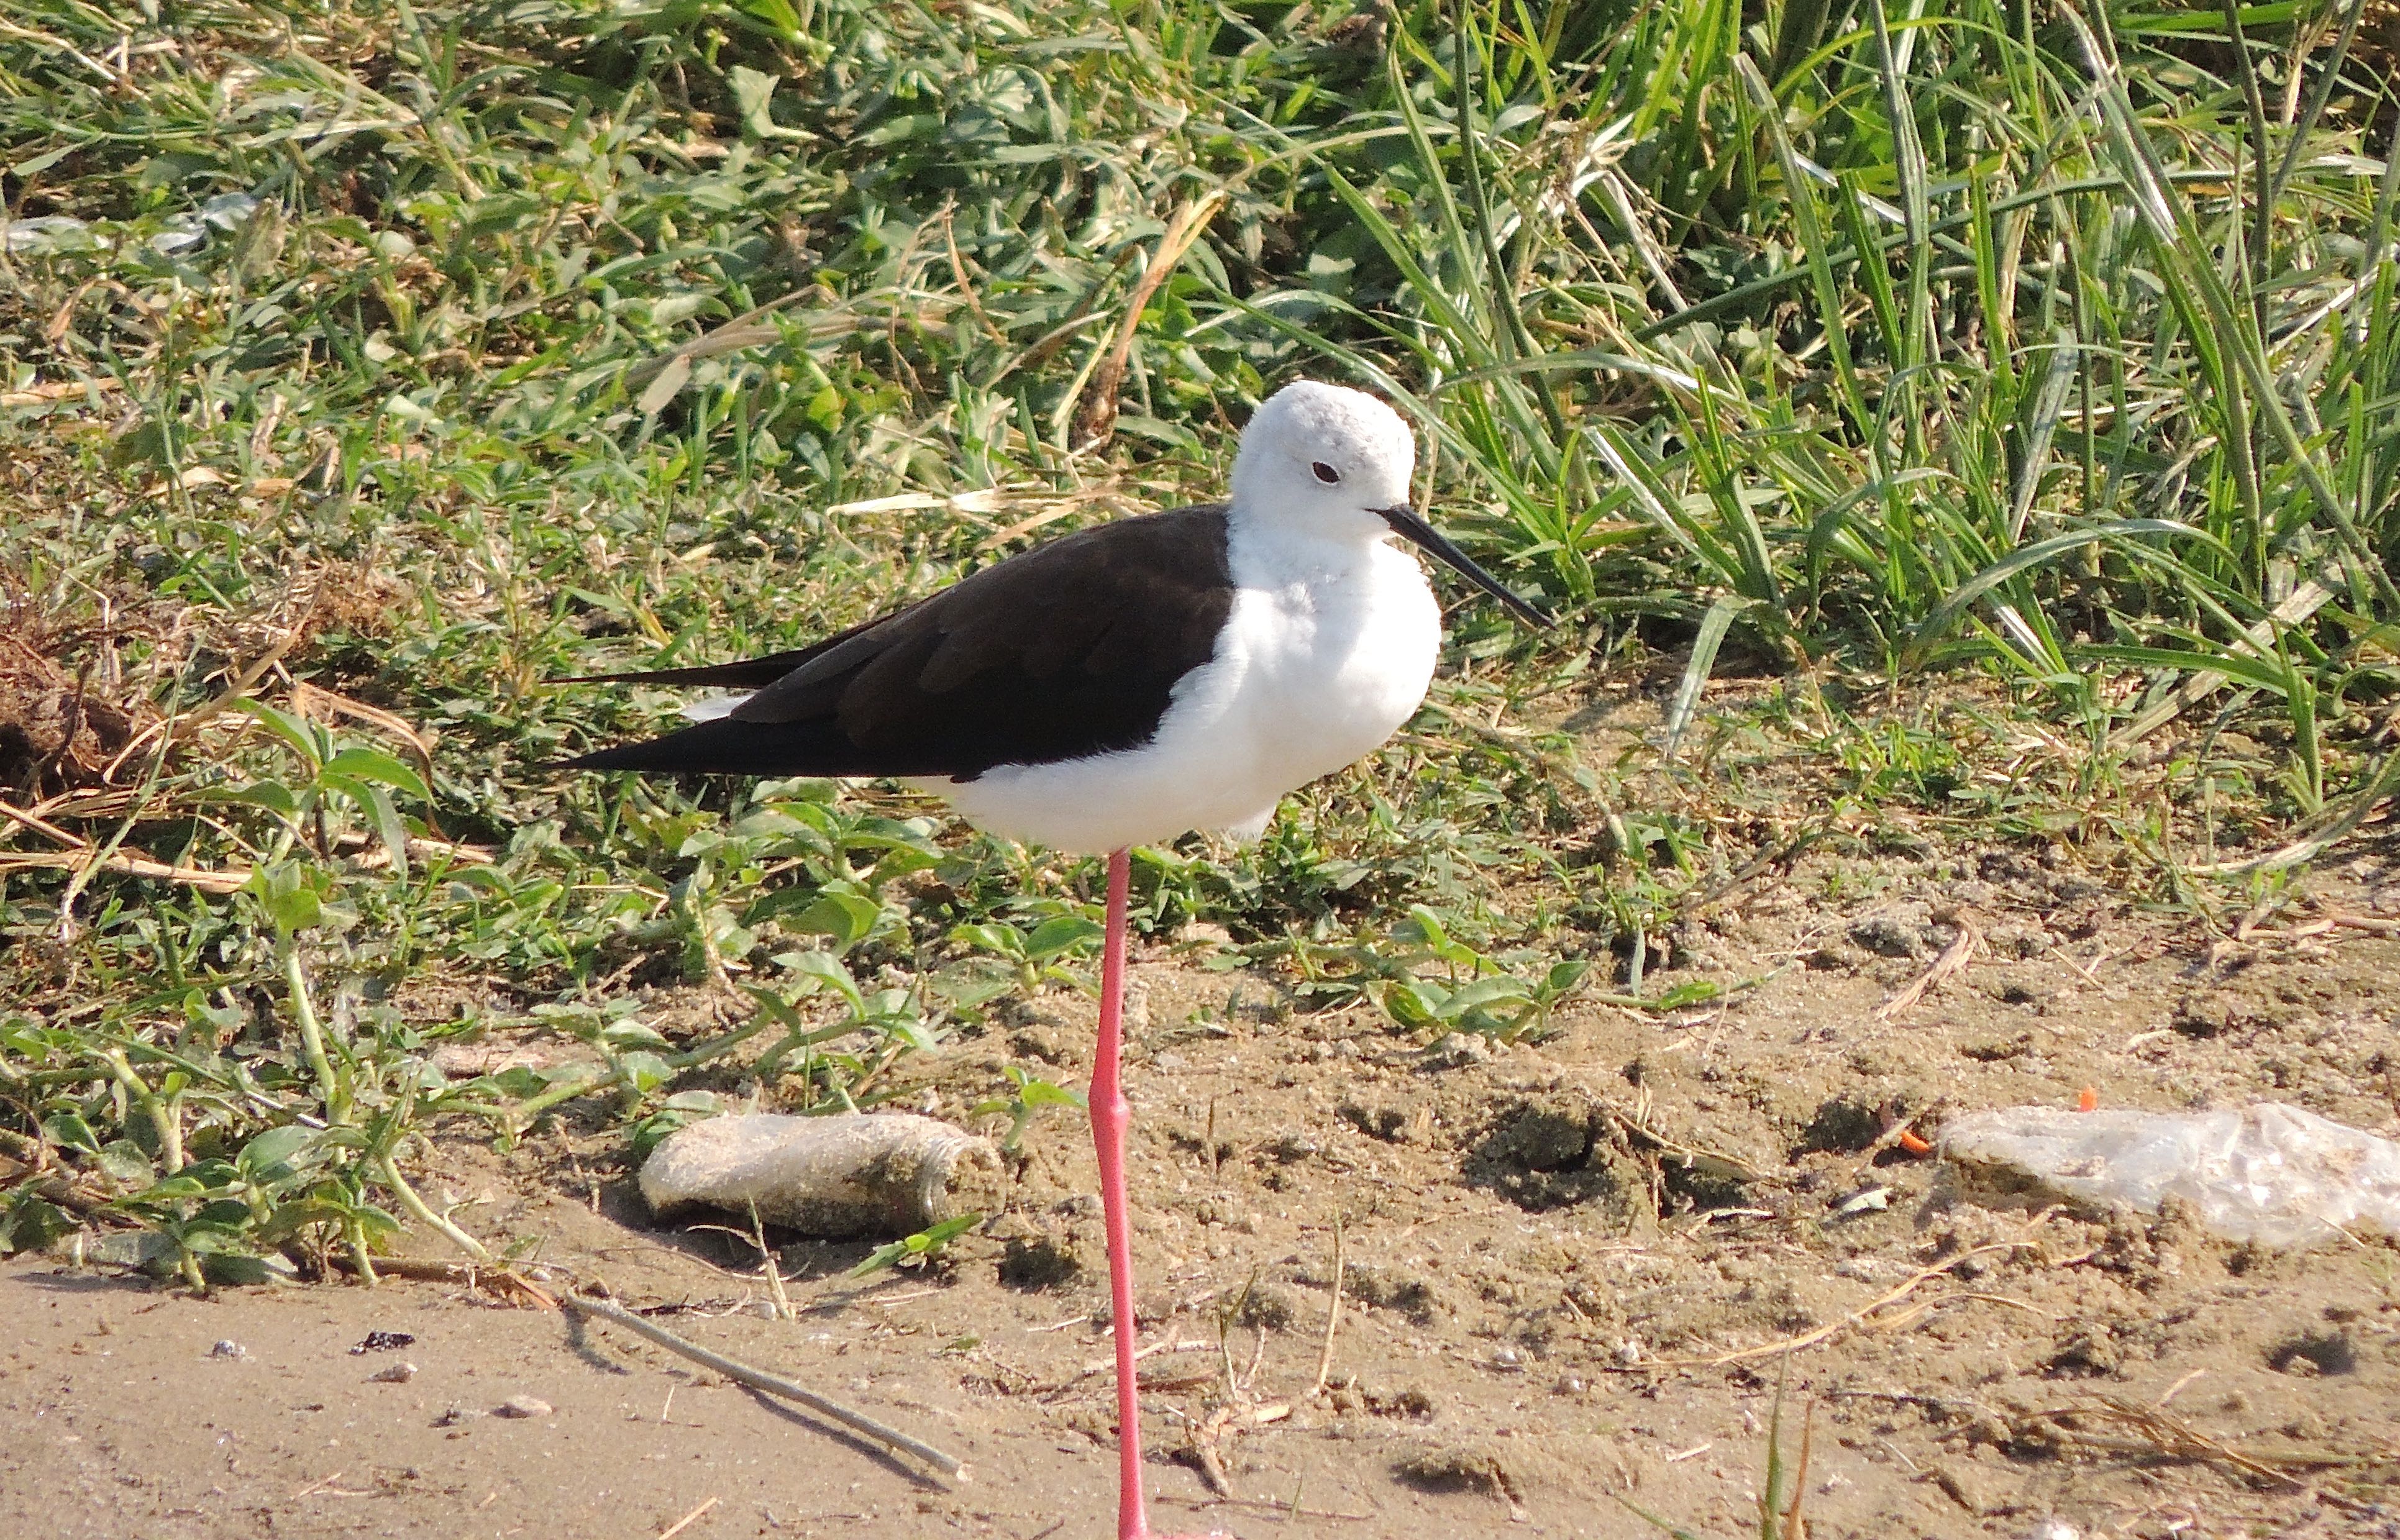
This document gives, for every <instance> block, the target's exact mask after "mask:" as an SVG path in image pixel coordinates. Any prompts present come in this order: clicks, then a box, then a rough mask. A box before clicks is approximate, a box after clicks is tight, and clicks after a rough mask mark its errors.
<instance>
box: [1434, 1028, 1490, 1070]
mask: <svg viewBox="0 0 2400 1540" xmlns="http://www.w3.org/2000/svg"><path fill="white" fill-rule="evenodd" d="M1491 1056H1492V1044H1491V1043H1487V1042H1485V1041H1484V1040H1483V1039H1482V1038H1480V1037H1477V1036H1475V1035H1473V1034H1472V1033H1462V1032H1444V1033H1443V1034H1442V1035H1441V1036H1440V1037H1439V1038H1437V1039H1435V1040H1434V1044H1433V1046H1432V1047H1430V1048H1427V1049H1426V1050H1425V1052H1424V1053H1422V1054H1420V1055H1418V1056H1417V1062H1418V1063H1419V1064H1421V1065H1423V1066H1425V1068H1426V1069H1428V1070H1464V1069H1466V1067H1467V1066H1468V1065H1470V1064H1481V1063H1483V1062H1484V1061H1486V1060H1487V1059H1489V1058H1491Z"/></svg>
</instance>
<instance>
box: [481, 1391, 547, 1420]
mask: <svg viewBox="0 0 2400 1540" xmlns="http://www.w3.org/2000/svg"><path fill="white" fill-rule="evenodd" d="M552 1410H553V1409H552V1406H551V1404H550V1403H549V1402H548V1401H545V1400H543V1399H542V1398H541V1397H539V1396H511V1397H509V1398H508V1399H507V1400H505V1401H502V1402H501V1403H500V1404H499V1405H498V1406H496V1407H494V1408H493V1409H492V1415H493V1416H495V1417H547V1416H549V1415H550V1414H551V1412H552Z"/></svg>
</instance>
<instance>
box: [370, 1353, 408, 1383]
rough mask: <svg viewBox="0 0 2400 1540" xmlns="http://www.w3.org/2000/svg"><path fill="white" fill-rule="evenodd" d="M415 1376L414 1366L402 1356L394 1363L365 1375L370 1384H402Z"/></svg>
mask: <svg viewBox="0 0 2400 1540" xmlns="http://www.w3.org/2000/svg"><path fill="white" fill-rule="evenodd" d="M414 1379H416V1365H415V1364H412V1363H410V1362H409V1361H408V1360H407V1359H405V1358H402V1360H401V1361H400V1362H398V1363H396V1364H386V1365H384V1366H383V1367H382V1368H381V1369H378V1370H375V1372H374V1373H373V1374H370V1375H368V1376H367V1383H369V1384H371V1385H404V1384H406V1383H408V1382H409V1381H411V1380H414Z"/></svg>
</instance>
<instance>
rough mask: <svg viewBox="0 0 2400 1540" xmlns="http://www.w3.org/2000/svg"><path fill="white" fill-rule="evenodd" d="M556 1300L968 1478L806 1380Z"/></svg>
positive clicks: (621, 1312)
mask: <svg viewBox="0 0 2400 1540" xmlns="http://www.w3.org/2000/svg"><path fill="white" fill-rule="evenodd" d="M559 1303H561V1304H563V1305H565V1306H566V1308H567V1309H569V1310H572V1311H574V1312H575V1313H576V1314H578V1315H597V1316H598V1317H599V1318H600V1319H602V1320H604V1321H608V1322H611V1323H613V1324H614V1325H617V1326H621V1327H623V1328H624V1329H626V1330H628V1331H631V1332H634V1333H635V1334H636V1335H638V1336H643V1337H648V1339H649V1340H650V1341H652V1342H656V1343H658V1344H659V1345H660V1346H661V1347H663V1348H665V1349H667V1350H668V1351H669V1352H671V1353H680V1354H682V1355H683V1356H685V1357H687V1358H689V1359H690V1360H691V1361H692V1362H693V1363H696V1364H700V1365H703V1366H704V1367H706V1368H709V1369H713V1370H716V1372H718V1373H719V1374H722V1375H724V1376H725V1377H726V1378H727V1379H729V1380H738V1381H740V1382H741V1383H743V1384H745V1385H748V1386H750V1387H751V1388H752V1389H754V1390H763V1391H765V1392H766V1393H767V1394H768V1395H770V1396H781V1397H784V1398H785V1399H786V1400H793V1401H798V1402H799V1403H800V1405H802V1406H804V1407H807V1408H808V1409H809V1410H810V1411H816V1412H821V1413H823V1414H824V1415H825V1416H827V1417H830V1418H832V1419H833V1420H834V1421H835V1422H837V1423H839V1424H842V1426H844V1427H846V1428H849V1429H851V1430H852V1432H854V1433H858V1434H862V1435H864V1436H865V1437H866V1438H872V1439H874V1440H875V1441H876V1442H877V1443H879V1444H881V1445H883V1446H884V1447H885V1448H886V1449H893V1450H898V1451H901V1452H903V1453H905V1454H912V1455H915V1456H916V1457H917V1458H918V1459H920V1460H922V1461H923V1462H925V1464H927V1465H931V1466H933V1467H934V1469H935V1470H938V1471H940V1472H941V1473H942V1474H943V1475H944V1476H947V1477H948V1478H949V1479H951V1480H953V1481H960V1482H964V1481H968V1480H971V1479H973V1478H972V1477H971V1476H970V1475H969V1474H968V1471H967V1467H966V1465H964V1463H962V1462H961V1461H960V1460H958V1459H957V1458H955V1457H953V1456H951V1455H948V1454H945V1453H943V1452H942V1451H940V1450H938V1449H935V1448H934V1446H933V1445H931V1444H928V1443H925V1442H924V1441H922V1440H921V1439H917V1438H910V1437H908V1435H907V1434H905V1433H903V1432H901V1431H900V1430H899V1429H898V1428H894V1427H886V1426H885V1425H884V1424H881V1423H879V1422H877V1421H876V1420H875V1419H874V1418H872V1417H869V1416H868V1415H866V1413H865V1412H863V1411H852V1410H851V1409H850V1408H848V1407H846V1406H843V1405H842V1404H841V1403H840V1402H839V1401H832V1400H827V1399H826V1398H825V1397H823V1396H820V1395H818V1394H817V1393H816V1392H815V1391H813V1390H811V1389H809V1388H808V1386H806V1385H803V1384H800V1383H797V1382H795V1381H791V1380H786V1379H784V1377H783V1376H782V1375H780V1374H770V1373H768V1372H767V1371H766V1370H763V1369H753V1368H751V1367H750V1366H749V1365H748V1364H745V1363H742V1362H739V1361H737V1360H735V1359H732V1358H729V1357H726V1356H724V1355H723V1354H721V1353H711V1352H710V1351H709V1350H708V1349H706V1348H704V1347H702V1346H701V1345H700V1344H699V1343H697V1342H686V1341H685V1340H684V1339H683V1338H681V1337H678V1336H676V1335H675V1333H674V1332H672V1331H669V1330H668V1329H666V1328H664V1327H662V1326H658V1325H655V1324H653V1323H652V1322H649V1321H646V1320H644V1319H643V1318H642V1317H641V1316H639V1315H634V1313H633V1312H632V1311H630V1310H627V1309H625V1308H624V1307H623V1306H622V1305H618V1304H612V1303H610V1302H608V1301H607V1300H595V1299H592V1298H590V1297H589V1296H587V1295H582V1294H567V1295H563V1296H561V1297H560V1299H559Z"/></svg>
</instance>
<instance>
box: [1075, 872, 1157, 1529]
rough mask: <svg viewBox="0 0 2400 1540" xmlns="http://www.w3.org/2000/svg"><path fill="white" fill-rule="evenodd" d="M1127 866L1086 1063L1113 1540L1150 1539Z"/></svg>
mask: <svg viewBox="0 0 2400 1540" xmlns="http://www.w3.org/2000/svg"><path fill="white" fill-rule="evenodd" d="M1132 880H1133V860H1132V857H1131V856H1130V855H1129V854H1128V853H1127V852H1124V851H1121V850H1120V851H1111V852H1109V930H1108V939H1107V941H1106V942H1105V943H1104V949H1103V950H1102V952H1101V953H1100V1043H1099V1048H1098V1051H1097V1052H1095V1053H1094V1054H1093V1056H1092V1093H1091V1097H1090V1098H1089V1099H1090V1102H1091V1109H1092V1143H1093V1144H1094V1145H1096V1146H1097V1147H1098V1151H1099V1156H1100V1212H1101V1215H1102V1222H1103V1223H1104V1224H1105V1225H1106V1227H1107V1229H1108V1233H1109V1306H1110V1317H1109V1318H1110V1320H1111V1322H1112V1323H1113V1325H1111V1328H1110V1332H1111V1335H1113V1336H1114V1337H1115V1338H1116V1343H1117V1465H1118V1469H1117V1540H1149V1536H1150V1519H1149V1516H1148V1515H1147V1514H1145V1513H1144V1512H1143V1511H1142V1503H1141V1392H1140V1390H1139V1387H1138V1386H1137V1385H1136V1383H1135V1382H1134V1361H1133V1350H1134V1318H1133V1220H1132V1217H1131V1216H1130V1215H1128V1214H1127V1213H1126V1212H1125V1125H1126V1124H1129V1123H1131V1122H1132V1121H1133V1109H1132V1108H1130V1107H1128V1106H1126V1105H1125V1088H1124V1085H1123V1083H1122V1082H1121V1081H1120V1079H1119V1076H1118V1067H1117V1045H1118V1039H1119V1037H1120V1035H1121V1029H1122V1025H1123V1023H1122V1016H1123V1013H1124V1008H1125V897H1126V890H1127V889H1128V888H1129V887H1130V886H1131V885H1132Z"/></svg>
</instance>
